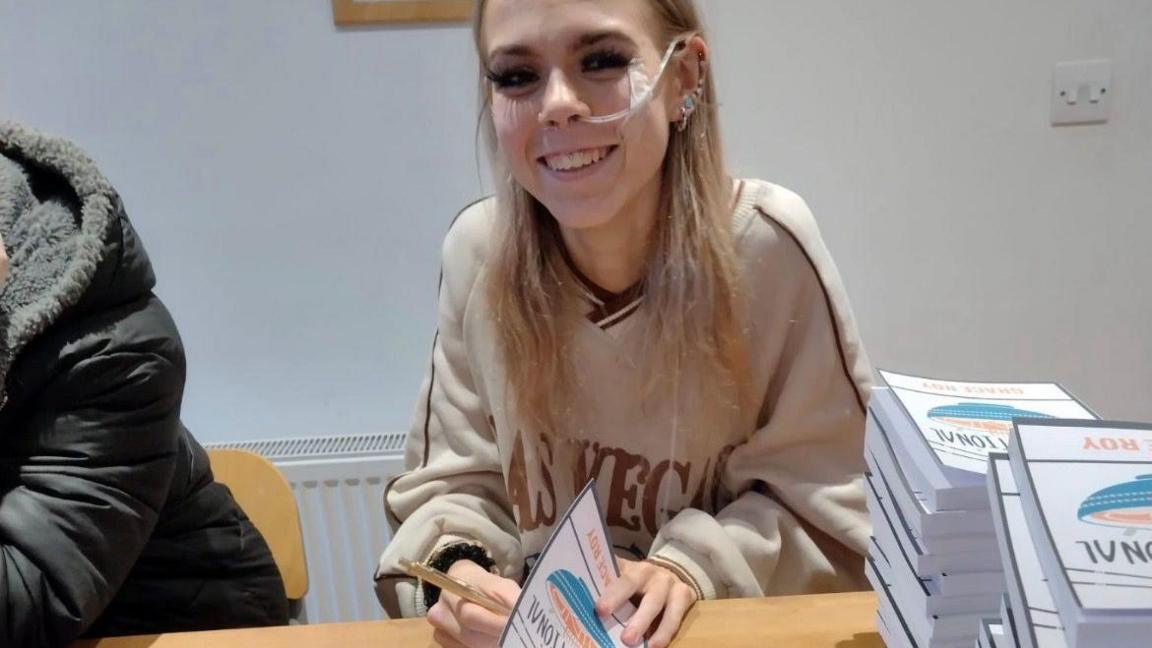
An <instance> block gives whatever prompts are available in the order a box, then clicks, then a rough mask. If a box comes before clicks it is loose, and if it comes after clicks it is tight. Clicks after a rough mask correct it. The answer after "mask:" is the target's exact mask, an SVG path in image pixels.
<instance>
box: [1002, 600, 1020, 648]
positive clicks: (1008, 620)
mask: <svg viewBox="0 0 1152 648" xmlns="http://www.w3.org/2000/svg"><path fill="white" fill-rule="evenodd" d="M1000 624H1001V625H1002V626H1003V628H1004V640H1005V641H1006V642H1007V645H1008V646H1011V647H1012V648H1017V647H1018V646H1019V645H1020V642H1019V641H1018V640H1017V639H1016V619H1015V615H1014V614H1013V612H1012V604H1011V603H1009V602H1008V594H1007V593H1005V594H1004V596H1003V597H1001V598H1000Z"/></svg>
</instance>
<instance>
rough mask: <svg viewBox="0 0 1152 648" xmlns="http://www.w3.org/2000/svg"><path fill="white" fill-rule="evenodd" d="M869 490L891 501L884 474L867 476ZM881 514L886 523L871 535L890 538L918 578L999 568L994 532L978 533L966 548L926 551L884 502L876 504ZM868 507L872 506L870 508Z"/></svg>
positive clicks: (876, 525)
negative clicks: (881, 504) (961, 549)
mask: <svg viewBox="0 0 1152 648" xmlns="http://www.w3.org/2000/svg"><path fill="white" fill-rule="evenodd" d="M867 481H868V485H869V488H870V490H872V491H874V494H875V496H876V497H877V498H878V499H879V500H890V498H891V491H890V489H889V487H888V484H887V482H886V480H885V478H884V474H883V473H873V474H871V475H869V476H868V478H867ZM876 508H877V510H879V511H880V512H881V513H883V521H884V522H886V524H874V525H873V534H874V535H876V536H877V537H881V538H884V539H888V538H890V539H891V541H892V542H893V543H895V544H896V545H898V546H899V548H900V554H901V555H902V556H904V557H905V558H906V560H907V561H908V564H909V565H910V568H911V570H912V571H913V572H914V573H915V574H916V575H917V576H919V577H921V578H932V577H934V576H938V575H941V574H945V573H952V572H988V571H993V570H999V569H1000V554H999V552H998V551H997V549H996V537H995V536H994V535H978V536H970V537H974V538H975V541H974V542H973V543H972V544H971V545H970V546H969V547H968V549H967V550H966V551H952V552H948V553H929V552H927V551H925V550H924V548H923V547H921V546H920V545H919V544H918V543H917V542H916V541H915V538H913V537H911V535H909V533H908V532H906V527H902V526H901V525H900V522H899V520H897V519H896V515H895V513H894V512H893V511H892V509H890V508H889V506H888V505H887V504H885V505H884V506H877V507H876ZM870 510H871V509H870Z"/></svg>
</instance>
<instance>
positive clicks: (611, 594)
mask: <svg viewBox="0 0 1152 648" xmlns="http://www.w3.org/2000/svg"><path fill="white" fill-rule="evenodd" d="M621 567H622V568H623V567H624V565H623V563H621ZM637 571H638V570H637V569H635V568H631V569H629V568H623V569H621V574H620V578H617V579H616V580H615V581H613V582H612V583H611V584H610V585H608V587H607V588H606V589H605V590H604V593H603V594H601V595H600V598H599V600H597V601H596V614H599V615H600V616H602V617H607V616H611V615H612V614H613V613H615V612H616V610H619V609H620V606H622V605H624V603H626V602H627V601H628V600H629V599H631V598H632V596H633V595H634V594H636V592H638V591H639V590H640V586H641V585H643V584H644V582H645V579H644V578H643V575H642V574H638V573H637Z"/></svg>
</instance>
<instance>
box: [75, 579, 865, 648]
mask: <svg viewBox="0 0 1152 648" xmlns="http://www.w3.org/2000/svg"><path fill="white" fill-rule="evenodd" d="M435 645H436V644H434V643H433V642H432V631H431V629H430V627H429V626H428V623H427V622H426V621H425V620H424V619H402V620H397V621H367V622H362V623H332V624H319V625H301V626H284V627H279V628H257V629H252V630H220V631H214V632H185V633H172V634H163V635H146V636H140V637H117V638H108V639H98V640H93V641H80V642H77V643H75V644H73V648H209V647H212V648H216V647H223V646H228V647H231V646H236V647H238V648H353V647H358V646H364V647H365V648H368V647H371V648H393V647H397V648H408V647H412V648H432V647H434V646H435ZM672 645H673V647H674V648H689V647H695V646H701V647H706V648H737V647H745V646H746V647H748V648H791V647H795V648H883V646H884V643H883V642H882V641H881V640H880V636H879V635H877V634H876V595H875V594H874V593H872V592H856V593H852V594H815V595H812V596H782V597H777V598H761V599H730V600H726V601H703V602H701V603H698V604H697V605H696V606H695V607H694V608H693V609H692V611H691V612H689V613H688V617H687V618H686V619H685V620H684V623H683V625H681V627H680V634H679V636H678V637H677V639H676V641H675V642H673V644H672Z"/></svg>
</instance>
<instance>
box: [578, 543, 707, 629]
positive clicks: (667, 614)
mask: <svg viewBox="0 0 1152 648" xmlns="http://www.w3.org/2000/svg"><path fill="white" fill-rule="evenodd" d="M618 562H619V563H620V578H618V579H616V581H615V582H613V583H612V584H611V585H609V586H608V589H606V590H604V593H603V594H602V595H601V596H600V600H599V601H597V602H596V612H597V613H598V614H599V615H600V616H602V617H607V616H611V615H612V613H613V612H615V611H616V610H618V609H620V606H621V605H624V603H625V602H627V601H628V600H630V599H631V598H632V597H633V596H635V595H637V594H639V595H640V596H641V599H640V606H639V607H638V608H637V609H636V614H633V615H632V618H631V619H629V620H628V625H627V626H626V627H625V629H624V632H623V634H621V635H620V638H621V640H623V641H624V643H625V644H627V645H629V646H636V645H639V644H640V642H641V640H643V638H644V635H645V633H646V632H647V631H648V629H649V628H650V627H652V622H653V621H654V620H656V618H657V617H658V616H659V617H660V625H659V626H657V628H656V631H655V632H654V633H652V636H651V638H649V640H648V646H649V647H650V648H664V647H665V646H667V645H668V644H669V643H671V641H672V637H674V636H675V635H676V631H677V630H678V629H679V628H680V622H681V621H683V620H684V615H685V614H686V613H687V612H688V609H689V608H691V607H692V605H693V604H694V603H696V590H695V589H694V588H693V587H692V586H691V585H688V584H687V583H685V582H684V581H682V580H680V578H679V577H678V576H676V574H675V573H673V572H672V571H670V570H668V569H665V568H664V567H661V566H659V565H657V564H655V563H650V562H646V561H635V560H626V559H624V558H619V559H618ZM661 612H663V614H661Z"/></svg>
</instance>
